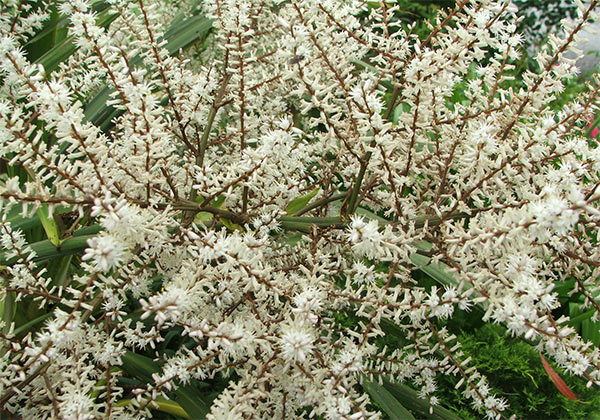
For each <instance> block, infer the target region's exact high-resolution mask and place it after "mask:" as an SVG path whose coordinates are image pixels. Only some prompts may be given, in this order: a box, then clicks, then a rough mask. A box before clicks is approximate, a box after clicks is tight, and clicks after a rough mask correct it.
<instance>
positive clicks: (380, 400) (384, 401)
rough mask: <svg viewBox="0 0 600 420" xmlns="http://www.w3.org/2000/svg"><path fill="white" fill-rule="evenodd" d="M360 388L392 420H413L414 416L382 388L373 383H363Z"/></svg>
mask: <svg viewBox="0 0 600 420" xmlns="http://www.w3.org/2000/svg"><path fill="white" fill-rule="evenodd" d="M362 387H363V388H364V390H365V391H367V392H368V393H369V395H370V396H371V398H373V400H375V401H376V402H377V404H379V406H380V407H381V408H382V409H383V411H385V412H386V413H387V415H388V416H390V419H392V420H411V419H412V420H414V416H413V415H412V414H411V413H410V411H408V410H407V409H406V408H404V406H403V405H402V404H400V402H399V401H398V400H397V399H396V398H395V397H394V396H393V395H392V394H391V393H390V392H389V391H388V390H387V389H385V388H384V387H383V386H381V385H379V384H377V383H375V382H366V381H365V382H364V383H363V384H362Z"/></svg>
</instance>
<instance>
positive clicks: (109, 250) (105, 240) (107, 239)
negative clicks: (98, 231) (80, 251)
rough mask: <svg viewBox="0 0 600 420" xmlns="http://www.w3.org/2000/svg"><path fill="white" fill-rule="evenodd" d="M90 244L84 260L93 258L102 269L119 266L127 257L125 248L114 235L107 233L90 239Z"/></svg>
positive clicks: (106, 269)
mask: <svg viewBox="0 0 600 420" xmlns="http://www.w3.org/2000/svg"><path fill="white" fill-rule="evenodd" d="M87 242H88V246H89V248H87V249H86V250H85V254H84V255H83V257H81V260H82V261H88V260H93V262H94V265H95V266H96V267H97V268H98V269H99V270H100V271H108V270H110V269H112V268H115V267H118V266H119V265H120V264H121V263H122V262H123V260H124V259H125V248H124V246H123V245H122V244H121V242H120V241H119V240H117V239H116V238H115V237H114V236H112V235H109V234H105V235H101V236H97V237H95V238H92V239H88V241H87Z"/></svg>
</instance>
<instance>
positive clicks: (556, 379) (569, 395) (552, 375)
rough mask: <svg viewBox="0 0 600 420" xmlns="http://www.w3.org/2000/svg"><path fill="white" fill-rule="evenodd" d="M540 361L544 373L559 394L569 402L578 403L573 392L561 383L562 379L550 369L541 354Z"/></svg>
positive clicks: (563, 382)
mask: <svg viewBox="0 0 600 420" xmlns="http://www.w3.org/2000/svg"><path fill="white" fill-rule="evenodd" d="M540 359H542V366H544V370H545V371H546V373H547V374H548V376H550V379H552V382H554V386H556V389H558V390H559V391H560V393H561V394H563V395H564V396H565V397H567V398H569V399H571V400H575V401H579V400H578V399H577V397H576V396H575V394H573V391H571V389H570V388H569V387H568V386H567V384H566V383H565V381H563V379H562V378H561V377H560V375H559V374H558V373H556V371H555V370H554V369H552V366H550V364H549V363H548V362H547V361H546V358H545V357H544V355H543V354H542V353H540Z"/></svg>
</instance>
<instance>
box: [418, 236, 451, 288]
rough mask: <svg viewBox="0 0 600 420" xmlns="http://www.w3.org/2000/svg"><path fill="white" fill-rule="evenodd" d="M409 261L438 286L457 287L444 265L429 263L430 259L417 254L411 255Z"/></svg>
mask: <svg viewBox="0 0 600 420" xmlns="http://www.w3.org/2000/svg"><path fill="white" fill-rule="evenodd" d="M417 247H418V245H417ZM410 260H411V261H412V262H413V264H415V265H416V266H418V267H419V270H421V271H422V272H424V273H425V274H427V275H428V276H429V277H431V278H432V279H434V280H436V281H437V282H439V283H440V284H442V285H444V286H456V285H458V282H457V281H456V279H455V278H454V277H453V276H452V275H451V274H449V273H448V272H447V271H446V270H447V269H448V266H447V265H446V264H444V263H430V260H431V259H430V258H429V257H426V256H424V255H421V254H417V253H413V254H411V255H410Z"/></svg>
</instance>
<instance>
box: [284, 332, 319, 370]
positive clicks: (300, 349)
mask: <svg viewBox="0 0 600 420" xmlns="http://www.w3.org/2000/svg"><path fill="white" fill-rule="evenodd" d="M313 341H314V339H313V336H312V334H311V333H310V332H309V331H308V330H307V329H304V328H301V327H294V326H292V327H289V328H288V329H286V331H285V332H284V333H283V335H282V336H281V339H280V342H281V350H282V353H283V357H284V358H285V359H286V360H289V361H292V362H304V360H305V359H306V357H307V356H310V355H311V354H312V351H313Z"/></svg>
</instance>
